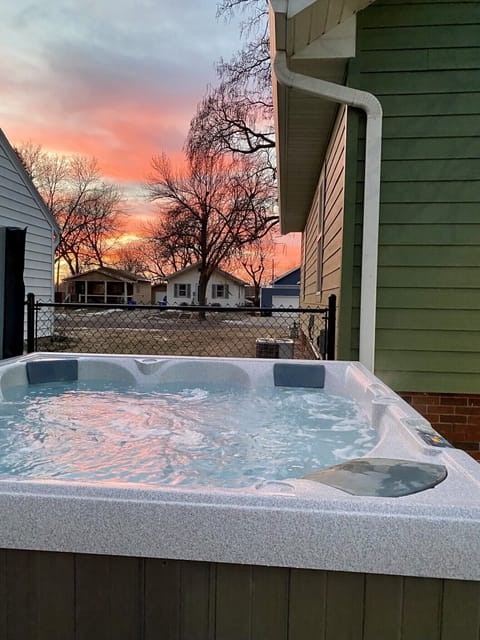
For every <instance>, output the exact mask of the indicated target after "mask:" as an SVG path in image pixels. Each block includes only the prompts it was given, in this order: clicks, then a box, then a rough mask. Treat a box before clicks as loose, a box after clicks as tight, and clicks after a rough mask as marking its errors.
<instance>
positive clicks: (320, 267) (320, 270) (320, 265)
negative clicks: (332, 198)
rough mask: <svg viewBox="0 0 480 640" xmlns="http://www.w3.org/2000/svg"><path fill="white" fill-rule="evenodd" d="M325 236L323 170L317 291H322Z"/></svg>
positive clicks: (323, 178)
mask: <svg viewBox="0 0 480 640" xmlns="http://www.w3.org/2000/svg"><path fill="white" fill-rule="evenodd" d="M324 236H325V174H324V173H323V172H322V173H321V175H320V180H319V183H318V211H317V292H319V293H321V292H322V276H323V248H324V247H323V241H324Z"/></svg>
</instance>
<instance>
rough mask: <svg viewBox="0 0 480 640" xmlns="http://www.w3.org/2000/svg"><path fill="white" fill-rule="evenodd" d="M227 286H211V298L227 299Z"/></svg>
mask: <svg viewBox="0 0 480 640" xmlns="http://www.w3.org/2000/svg"><path fill="white" fill-rule="evenodd" d="M229 295H230V293H229V291H228V284H212V298H228V296H229Z"/></svg>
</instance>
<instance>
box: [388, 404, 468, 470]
mask: <svg viewBox="0 0 480 640" xmlns="http://www.w3.org/2000/svg"><path fill="white" fill-rule="evenodd" d="M400 395H401V396H402V398H403V399H404V400H406V401H407V402H408V403H409V404H411V405H412V407H413V408H414V409H416V410H417V411H418V412H419V413H421V414H422V416H424V417H425V418H426V419H427V420H428V421H429V422H431V423H432V426H433V428H434V429H436V430H437V431H438V432H439V433H440V434H441V435H442V436H444V437H445V438H446V439H447V440H448V441H449V442H450V443H451V444H453V446H454V447H457V448H458V449H463V450H465V451H466V452H467V453H469V454H470V455H471V456H472V457H473V458H475V459H476V460H480V393H472V394H456V393H441V394H440V393H417V392H413V393H402V394H400Z"/></svg>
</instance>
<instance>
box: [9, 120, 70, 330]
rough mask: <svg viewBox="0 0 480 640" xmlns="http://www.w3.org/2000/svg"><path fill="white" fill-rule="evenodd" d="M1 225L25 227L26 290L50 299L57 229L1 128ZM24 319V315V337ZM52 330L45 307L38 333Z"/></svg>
mask: <svg viewBox="0 0 480 640" xmlns="http://www.w3.org/2000/svg"><path fill="white" fill-rule="evenodd" d="M0 226H2V227H20V228H22V229H25V228H26V230H27V232H26V238H25V267H24V271H23V281H24V284H25V293H26V294H27V293H33V294H34V295H35V297H36V299H37V300H42V301H43V302H53V300H54V258H55V249H56V247H57V244H58V241H59V238H60V228H59V226H58V225H57V223H56V222H55V218H54V217H53V215H52V214H51V213H50V211H49V209H48V208H47V207H46V206H45V203H44V202H43V200H42V198H41V196H40V194H39V193H38V191H37V189H36V187H35V185H34V184H33V182H32V180H31V178H30V176H29V175H28V173H27V172H26V171H25V168H24V166H23V165H22V163H21V162H20V160H19V158H18V156H17V154H16V153H15V151H14V149H13V147H12V146H11V145H10V143H9V142H8V140H7V138H6V137H5V134H4V133H3V131H2V130H1V129H0ZM26 322H27V320H26V314H25V321H24V333H25V336H26ZM52 333H53V313H51V312H49V311H45V310H44V313H43V315H42V321H41V323H39V325H38V327H37V336H38V337H42V336H49V335H51V334H52Z"/></svg>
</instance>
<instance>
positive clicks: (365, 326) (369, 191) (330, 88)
mask: <svg viewBox="0 0 480 640" xmlns="http://www.w3.org/2000/svg"><path fill="white" fill-rule="evenodd" d="M273 69H274V73H275V77H276V79H277V81H278V82H279V83H280V84H281V85H283V86H286V87H288V88H291V89H298V90H300V91H305V92H306V93H310V94H313V95H315V96H317V97H319V98H323V99H324V100H330V101H332V102H337V103H340V104H346V105H348V106H350V107H356V108H358V109H362V110H363V111H364V112H365V114H366V116H367V130H366V141H365V188H364V196H363V238H362V279H361V295H360V345H359V346H360V354H359V359H360V362H361V363H362V364H363V365H365V366H366V367H367V369H370V371H373V370H374V365H375V318H376V307H377V265H378V226H379V209H380V166H381V155H382V105H381V104H380V102H379V101H378V99H377V98H376V97H375V96H374V95H373V94H371V93H368V92H366V91H360V90H358V89H352V88H351V87H345V86H344V85H338V84H335V83H333V82H327V81H326V80H320V79H318V78H312V77H310V76H305V75H303V74H301V73H296V72H294V71H291V70H290V69H289V68H288V65H287V56H286V53H285V51H277V53H276V55H275V59H274V63H273Z"/></svg>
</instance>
